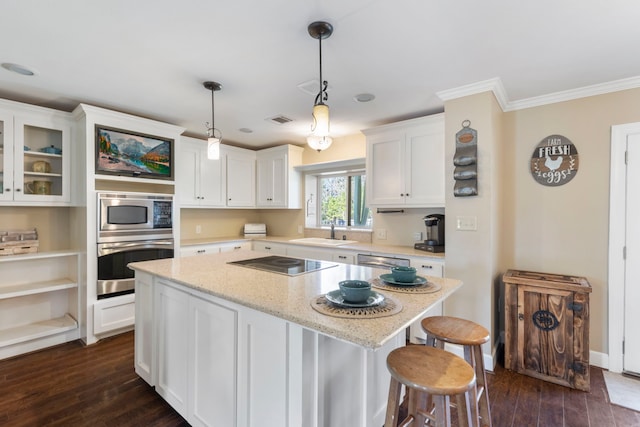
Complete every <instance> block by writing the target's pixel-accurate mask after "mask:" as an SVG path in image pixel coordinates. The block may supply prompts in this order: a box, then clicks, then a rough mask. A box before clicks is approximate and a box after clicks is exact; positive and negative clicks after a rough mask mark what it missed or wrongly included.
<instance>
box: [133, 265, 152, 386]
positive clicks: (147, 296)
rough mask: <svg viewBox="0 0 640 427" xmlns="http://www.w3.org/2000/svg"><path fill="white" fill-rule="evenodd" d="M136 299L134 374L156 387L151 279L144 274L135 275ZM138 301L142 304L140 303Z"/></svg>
mask: <svg viewBox="0 0 640 427" xmlns="http://www.w3.org/2000/svg"><path fill="white" fill-rule="evenodd" d="M135 295H136V299H137V300H138V303H137V304H135V313H136V314H135V325H136V326H135V331H136V337H139V338H140V339H136V340H135V346H134V360H135V363H134V366H135V371H136V374H138V375H139V376H140V378H142V379H143V380H145V381H146V382H147V383H148V384H149V385H150V386H152V387H153V386H155V385H156V379H155V378H154V371H153V370H152V369H151V367H152V366H154V363H153V357H155V355H154V351H153V333H154V331H153V321H154V319H153V278H152V277H151V276H150V275H149V274H146V273H142V272H138V273H136V292H135ZM140 300H142V301H143V303H140Z"/></svg>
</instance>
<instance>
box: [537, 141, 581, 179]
mask: <svg viewBox="0 0 640 427" xmlns="http://www.w3.org/2000/svg"><path fill="white" fill-rule="evenodd" d="M576 173H578V150H577V149H576V146H575V145H573V143H572V142H571V141H569V139H568V138H566V137H564V136H562V135H550V136H548V137H546V138H544V139H543V140H542V141H540V143H539V144H538V145H537V146H536V149H535V150H533V155H532V156H531V175H533V179H535V180H536V181H538V182H539V183H540V184H542V185H548V186H551V187H557V186H559V185H563V184H566V183H567V182H569V181H571V180H572V179H573V177H574V176H576Z"/></svg>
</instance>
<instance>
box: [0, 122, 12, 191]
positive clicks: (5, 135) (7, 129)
mask: <svg viewBox="0 0 640 427" xmlns="http://www.w3.org/2000/svg"><path fill="white" fill-rule="evenodd" d="M0 200H13V114H11V113H8V112H4V111H0Z"/></svg>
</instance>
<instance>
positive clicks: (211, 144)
mask: <svg viewBox="0 0 640 427" xmlns="http://www.w3.org/2000/svg"><path fill="white" fill-rule="evenodd" d="M203 85H204V87H205V88H206V89H209V90H210V91H211V126H209V122H207V123H206V126H207V158H208V159H210V160H217V159H219V158H220V142H221V141H222V132H220V130H219V129H216V127H215V125H214V123H215V121H214V120H215V119H214V117H215V115H214V105H215V104H214V102H213V101H214V94H215V92H216V91H217V90H220V89H222V85H221V84H220V83H218V82H204V83H203ZM216 131H217V132H218V136H216Z"/></svg>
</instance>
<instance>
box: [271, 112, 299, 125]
mask: <svg viewBox="0 0 640 427" xmlns="http://www.w3.org/2000/svg"><path fill="white" fill-rule="evenodd" d="M266 120H269V121H270V122H273V123H275V124H278V125H283V124H285V123H289V122H292V121H293V119H290V118H289V117H285V116H283V115H281V114H280V115H277V116H273V117H268V118H267V119H266Z"/></svg>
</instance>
